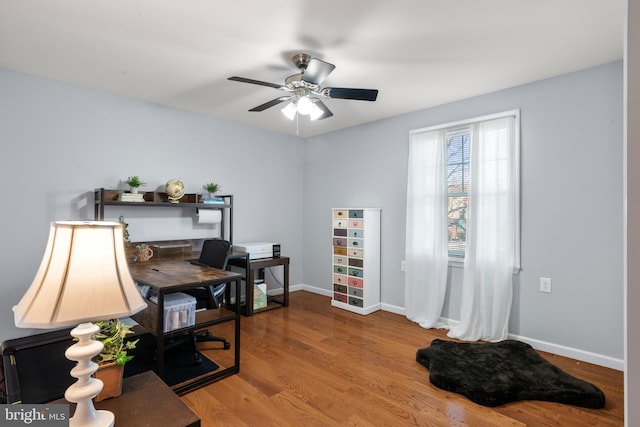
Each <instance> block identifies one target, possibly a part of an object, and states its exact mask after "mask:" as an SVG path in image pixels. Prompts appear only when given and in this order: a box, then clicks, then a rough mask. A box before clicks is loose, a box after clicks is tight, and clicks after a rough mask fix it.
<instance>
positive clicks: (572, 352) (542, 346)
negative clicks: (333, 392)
mask: <svg viewBox="0 0 640 427" xmlns="http://www.w3.org/2000/svg"><path fill="white" fill-rule="evenodd" d="M295 287H296V288H297V289H296V290H304V291H309V292H313V293H314V294H320V295H324V296H328V297H330V296H331V291H330V290H327V289H323V288H318V287H315V286H309V285H297V286H295ZM293 288H294V287H291V288H290V289H289V290H290V291H292V290H293ZM380 309H381V310H384V311H389V312H391V313H395V314H400V315H402V316H404V315H405V309H404V307H398V306H396V305H391V304H385V303H382V304H381V305H380ZM440 321H441V322H442V323H443V324H445V325H447V327H450V326H453V325H457V324H458V321H457V320H452V319H446V318H443V317H441V318H440ZM509 339H514V340H518V341H522V342H525V343H527V344H529V345H530V346H531V347H533V348H535V349H536V350H540V351H545V352H547V353H552V354H557V355H558V356H564V357H568V358H571V359H575V360H580V361H582V362H587V363H593V364H594V365H599V366H604V367H605V368H611V369H615V370H618V371H624V360H622V359H616V358H614V357H610V356H605V355H602V354H598V353H592V352H590V351H585V350H580V349H577V348H572V347H566V346H563V345H559V344H554V343H550V342H546V341H541V340H537V339H534V338H528V337H524V336H521V335H516V334H509Z"/></svg>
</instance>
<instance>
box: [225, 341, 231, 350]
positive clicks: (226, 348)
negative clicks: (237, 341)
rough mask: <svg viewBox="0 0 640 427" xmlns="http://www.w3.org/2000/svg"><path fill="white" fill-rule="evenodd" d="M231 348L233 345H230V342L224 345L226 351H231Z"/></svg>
mask: <svg viewBox="0 0 640 427" xmlns="http://www.w3.org/2000/svg"><path fill="white" fill-rule="evenodd" d="M230 348H231V343H228V342H226V343H224V349H225V350H229V349H230Z"/></svg>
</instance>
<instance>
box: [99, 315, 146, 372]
mask: <svg viewBox="0 0 640 427" xmlns="http://www.w3.org/2000/svg"><path fill="white" fill-rule="evenodd" d="M95 324H96V325H97V326H98V327H99V328H100V330H99V331H98V332H96V333H95V334H94V335H93V338H94V339H96V340H98V341H100V342H102V344H103V345H104V348H103V349H102V351H101V352H100V354H98V355H97V356H96V357H94V358H93V359H92V360H93V361H94V362H95V363H97V364H98V365H104V364H107V363H115V364H116V365H121V366H124V365H125V364H126V363H127V362H128V361H130V360H131V359H133V356H131V355H130V354H127V351H128V350H133V349H134V348H136V345H137V344H138V341H139V340H135V341H132V340H126V339H125V338H126V337H127V335H131V334H133V331H132V330H131V326H129V325H127V324H126V323H124V322H122V321H121V320H119V319H111V320H101V321H99V322H95Z"/></svg>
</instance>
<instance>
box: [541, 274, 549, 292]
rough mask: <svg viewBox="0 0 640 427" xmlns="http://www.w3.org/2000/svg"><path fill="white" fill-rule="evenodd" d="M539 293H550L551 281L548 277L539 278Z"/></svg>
mask: <svg viewBox="0 0 640 427" xmlns="http://www.w3.org/2000/svg"><path fill="white" fill-rule="evenodd" d="M540 292H546V293H548V294H550V293H551V279H550V278H548V277H541V278H540Z"/></svg>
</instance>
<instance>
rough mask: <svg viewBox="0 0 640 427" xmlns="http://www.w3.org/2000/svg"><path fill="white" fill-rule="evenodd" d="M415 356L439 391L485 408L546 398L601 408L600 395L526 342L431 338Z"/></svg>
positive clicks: (547, 399)
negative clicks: (460, 396) (429, 344)
mask: <svg viewBox="0 0 640 427" xmlns="http://www.w3.org/2000/svg"><path fill="white" fill-rule="evenodd" d="M416 360H417V361H418V363H420V364H421V365H423V366H424V367H425V368H427V369H428V370H429V380H430V381H431V383H432V384H433V385H435V386H436V387H438V388H441V389H443V390H447V391H452V392H455V393H459V394H462V395H463V396H466V397H467V398H469V399H470V400H472V401H473V402H475V403H478V404H480V405H484V406H499V405H503V404H505V403H508V402H513V401H517V400H545V401H549V402H559V403H567V404H571V405H576V406H582V407H585V408H602V407H604V403H605V398H604V393H602V391H601V390H600V389H599V388H597V387H596V386H594V385H593V384H590V383H588V382H586V381H583V380H581V379H578V378H576V377H573V376H571V375H569V374H567V373H566V372H564V371H562V370H561V369H560V368H558V367H556V366H554V365H553V364H551V363H549V362H548V361H546V360H545V359H543V358H542V357H541V356H540V355H539V354H538V353H536V351H535V350H534V349H533V347H531V346H530V345H529V344H526V343H523V342H520V341H515V340H505V341H501V342H497V343H487V344H478V343H460V342H453V341H443V340H439V339H436V340H433V341H432V342H431V346H429V347H427V348H422V349H420V350H418V352H417V354H416Z"/></svg>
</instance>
